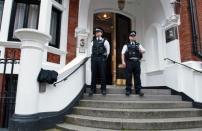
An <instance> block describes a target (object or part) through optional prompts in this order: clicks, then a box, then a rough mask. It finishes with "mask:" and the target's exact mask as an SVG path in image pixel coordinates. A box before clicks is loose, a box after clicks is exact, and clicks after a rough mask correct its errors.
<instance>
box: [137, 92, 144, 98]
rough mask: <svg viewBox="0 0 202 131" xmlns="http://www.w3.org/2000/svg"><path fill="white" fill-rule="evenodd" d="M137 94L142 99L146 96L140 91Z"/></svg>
mask: <svg viewBox="0 0 202 131" xmlns="http://www.w3.org/2000/svg"><path fill="white" fill-rule="evenodd" d="M136 94H138V95H139V96H141V97H142V96H144V93H143V92H142V91H138V92H136Z"/></svg>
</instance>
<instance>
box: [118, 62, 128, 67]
mask: <svg viewBox="0 0 202 131" xmlns="http://www.w3.org/2000/svg"><path fill="white" fill-rule="evenodd" d="M118 67H119V68H126V63H122V64H119V66H118Z"/></svg>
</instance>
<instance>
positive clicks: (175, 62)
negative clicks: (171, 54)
mask: <svg viewBox="0 0 202 131" xmlns="http://www.w3.org/2000/svg"><path fill="white" fill-rule="evenodd" d="M164 60H169V61H171V62H172V63H174V64H178V65H181V66H184V67H186V68H188V69H191V70H194V71H196V72H199V73H202V71H199V70H196V69H194V68H192V67H190V66H187V65H184V64H182V63H179V62H177V61H174V60H172V59H170V58H165V59H164Z"/></svg>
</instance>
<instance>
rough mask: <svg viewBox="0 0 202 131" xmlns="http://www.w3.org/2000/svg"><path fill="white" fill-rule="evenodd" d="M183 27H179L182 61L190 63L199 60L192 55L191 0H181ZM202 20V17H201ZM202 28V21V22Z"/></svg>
mask: <svg viewBox="0 0 202 131" xmlns="http://www.w3.org/2000/svg"><path fill="white" fill-rule="evenodd" d="M198 2H199V1H198ZM201 3H202V1H201ZM200 8H201V10H202V6H200ZM180 17H181V25H180V26H179V37H180V38H179V40H180V53H181V61H182V62H185V61H190V60H199V58H198V57H196V56H195V55H194V54H193V53H192V48H193V47H192V27H191V18H190V11H189V0H181V12H180ZM201 19H202V15H201ZM200 25H201V27H202V20H201V24H200Z"/></svg>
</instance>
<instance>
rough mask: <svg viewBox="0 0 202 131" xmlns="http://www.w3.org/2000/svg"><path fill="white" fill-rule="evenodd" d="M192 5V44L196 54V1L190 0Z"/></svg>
mask: <svg viewBox="0 0 202 131" xmlns="http://www.w3.org/2000/svg"><path fill="white" fill-rule="evenodd" d="M189 5H190V8H189V9H190V17H191V26H192V42H193V43H192V46H193V53H194V54H196V52H197V46H196V45H197V38H198V37H197V33H196V20H195V13H194V1H193V0H189Z"/></svg>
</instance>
